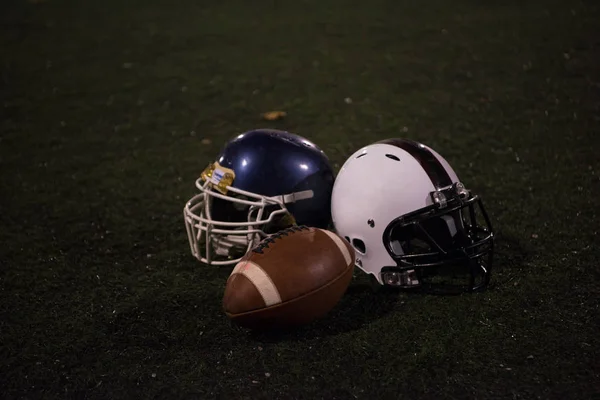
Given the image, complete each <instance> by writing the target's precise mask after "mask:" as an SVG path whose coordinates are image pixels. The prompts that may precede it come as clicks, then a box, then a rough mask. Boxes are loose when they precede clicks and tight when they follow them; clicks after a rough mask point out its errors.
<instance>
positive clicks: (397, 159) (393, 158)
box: [385, 154, 400, 161]
mask: <svg viewBox="0 0 600 400" xmlns="http://www.w3.org/2000/svg"><path fill="white" fill-rule="evenodd" d="M385 156H386V157H387V158H391V159H392V160H395V161H400V159H399V158H398V157H396V156H395V155H393V154H386V155H385Z"/></svg>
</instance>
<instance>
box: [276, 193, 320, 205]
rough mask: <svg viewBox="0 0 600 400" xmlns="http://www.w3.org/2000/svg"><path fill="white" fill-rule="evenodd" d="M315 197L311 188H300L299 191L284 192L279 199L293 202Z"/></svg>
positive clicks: (286, 202)
mask: <svg viewBox="0 0 600 400" xmlns="http://www.w3.org/2000/svg"><path fill="white" fill-rule="evenodd" d="M313 197H315V192H313V191H312V190H302V191H300V192H295V193H290V194H284V195H282V196H281V200H282V201H283V203H284V204H288V203H295V202H297V201H300V200H306V199H312V198H313Z"/></svg>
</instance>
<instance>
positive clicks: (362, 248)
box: [352, 239, 367, 254]
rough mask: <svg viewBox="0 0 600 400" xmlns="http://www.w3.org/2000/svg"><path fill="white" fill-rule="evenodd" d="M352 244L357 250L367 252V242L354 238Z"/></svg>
mask: <svg viewBox="0 0 600 400" xmlns="http://www.w3.org/2000/svg"><path fill="white" fill-rule="evenodd" d="M352 246H354V248H355V249H356V251H358V252H359V253H362V254H365V253H366V252H367V247H366V246H365V242H363V241H362V240H360V239H352Z"/></svg>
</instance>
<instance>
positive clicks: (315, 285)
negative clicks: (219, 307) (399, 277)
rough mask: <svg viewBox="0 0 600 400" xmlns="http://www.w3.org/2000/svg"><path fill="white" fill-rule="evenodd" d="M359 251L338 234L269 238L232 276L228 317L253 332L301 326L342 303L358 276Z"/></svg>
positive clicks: (288, 232)
mask: <svg viewBox="0 0 600 400" xmlns="http://www.w3.org/2000/svg"><path fill="white" fill-rule="evenodd" d="M354 259H355V253H354V249H353V248H352V247H351V245H350V243H348V242H347V241H346V240H345V239H343V238H342V237H340V236H338V235H337V234H335V233H334V232H331V231H327V230H323V229H318V228H307V227H304V226H300V227H298V226H294V227H291V228H288V229H285V230H283V231H281V232H279V233H277V234H275V235H272V236H270V237H268V238H265V239H264V240H263V241H262V242H260V243H259V244H258V245H257V246H256V247H255V248H254V249H252V250H250V251H249V252H248V253H247V254H246V255H245V256H244V257H243V258H242V259H241V260H240V262H239V263H238V264H237V265H236V266H235V268H234V269H233V271H232V272H231V275H230V276H229V278H228V280H227V283H226V286H225V293H224V296H223V309H224V311H225V314H226V315H227V316H228V317H229V318H230V319H231V320H232V321H234V322H235V323H236V324H238V325H240V326H243V327H247V328H251V329H271V328H285V327H291V326H298V325H303V324H307V323H310V322H311V321H313V320H315V319H317V318H321V317H323V316H324V315H325V314H327V313H328V312H329V311H330V310H331V309H333V308H334V307H335V305H336V304H337V303H338V302H339V300H340V299H341V297H342V296H343V294H344V293H345V291H346V289H347V288H348V285H349V284H350V280H351V279H352V274H353V272H354Z"/></svg>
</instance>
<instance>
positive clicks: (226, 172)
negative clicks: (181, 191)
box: [201, 162, 235, 194]
mask: <svg viewBox="0 0 600 400" xmlns="http://www.w3.org/2000/svg"><path fill="white" fill-rule="evenodd" d="M201 176H202V179H204V180H205V181H208V182H210V183H211V185H212V187H214V188H215V189H217V190H218V191H219V192H221V193H222V194H227V186H231V185H232V184H233V180H234V179H235V172H234V171H233V170H232V169H229V168H226V167H222V166H221V165H220V164H219V163H218V162H215V163H213V164H211V165H209V166H208V167H206V169H205V170H204V171H202V175H201Z"/></svg>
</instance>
